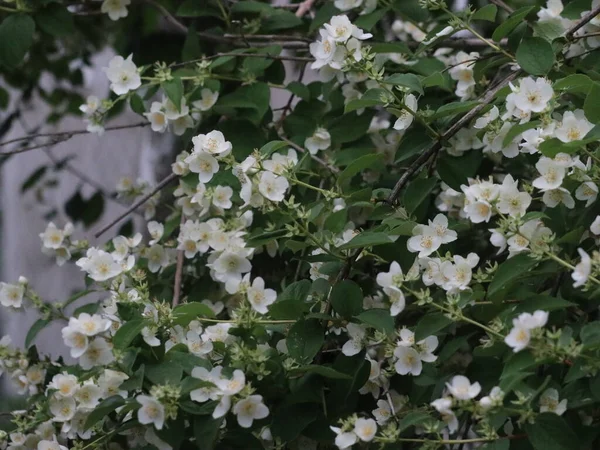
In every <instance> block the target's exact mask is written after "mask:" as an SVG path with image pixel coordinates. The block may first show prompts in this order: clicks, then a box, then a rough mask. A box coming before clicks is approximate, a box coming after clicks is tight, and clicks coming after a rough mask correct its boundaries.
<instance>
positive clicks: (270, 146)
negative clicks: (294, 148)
mask: <svg viewBox="0 0 600 450" xmlns="http://www.w3.org/2000/svg"><path fill="white" fill-rule="evenodd" d="M289 145H290V144H288V143H287V142H285V141H271V142H267V143H266V144H265V145H263V146H262V147H261V148H260V150H259V152H260V154H261V155H264V156H265V157H269V156H270V155H271V154H272V153H275V152H276V151H277V150H280V149H282V148H284V147H289Z"/></svg>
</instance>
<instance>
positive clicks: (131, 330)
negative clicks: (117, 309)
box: [113, 319, 147, 350]
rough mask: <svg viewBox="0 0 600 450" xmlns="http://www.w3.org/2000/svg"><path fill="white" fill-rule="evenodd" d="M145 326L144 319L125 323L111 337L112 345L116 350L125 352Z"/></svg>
mask: <svg viewBox="0 0 600 450" xmlns="http://www.w3.org/2000/svg"><path fill="white" fill-rule="evenodd" d="M146 325H147V323H146V321H145V320H144V319H133V320H130V321H129V322H126V323H125V324H123V325H122V326H121V328H119V329H118V330H117V332H116V333H115V335H114V336H113V345H114V347H115V349H117V350H125V349H126V348H127V347H128V346H129V344H131V343H132V342H133V340H134V339H135V338H136V337H137V336H138V335H139V334H140V333H141V332H142V328H144V327H145V326H146Z"/></svg>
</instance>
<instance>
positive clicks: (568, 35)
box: [565, 5, 600, 41]
mask: <svg viewBox="0 0 600 450" xmlns="http://www.w3.org/2000/svg"><path fill="white" fill-rule="evenodd" d="M598 14H600V5H598V6H596V7H595V8H594V9H592V10H591V11H590V12H589V13H587V14H586V15H585V16H584V17H582V18H581V20H579V21H578V22H577V23H576V24H575V25H573V26H572V27H571V28H569V30H568V31H567V33H566V34H565V37H566V38H567V41H572V40H573V35H574V34H575V33H576V32H577V30H579V29H580V28H581V27H583V26H585V25H586V24H587V23H588V22H589V21H590V20H592V19H593V18H594V17H596V16H597V15H598Z"/></svg>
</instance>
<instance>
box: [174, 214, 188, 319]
mask: <svg viewBox="0 0 600 450" xmlns="http://www.w3.org/2000/svg"><path fill="white" fill-rule="evenodd" d="M184 222H185V215H184V214H183V213H182V214H181V222H180V226H181V225H183V223H184ZM184 256H185V255H184V250H183V249H181V250H177V266H176V267H175V282H174V284H173V307H175V306H177V305H178V304H179V297H181V278H182V276H183V258H184Z"/></svg>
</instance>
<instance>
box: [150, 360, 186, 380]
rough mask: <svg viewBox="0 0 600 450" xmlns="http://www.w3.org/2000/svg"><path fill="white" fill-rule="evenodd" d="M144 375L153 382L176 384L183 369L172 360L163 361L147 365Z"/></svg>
mask: <svg viewBox="0 0 600 450" xmlns="http://www.w3.org/2000/svg"><path fill="white" fill-rule="evenodd" d="M144 375H145V376H146V378H148V379H149V380H150V381H152V383H154V384H170V385H171V386H178V385H179V384H180V381H181V377H182V376H183V369H182V368H181V366H179V365H178V364H175V363H174V362H173V361H165V362H163V363H161V364H154V365H147V366H146V370H145V374H144Z"/></svg>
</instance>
